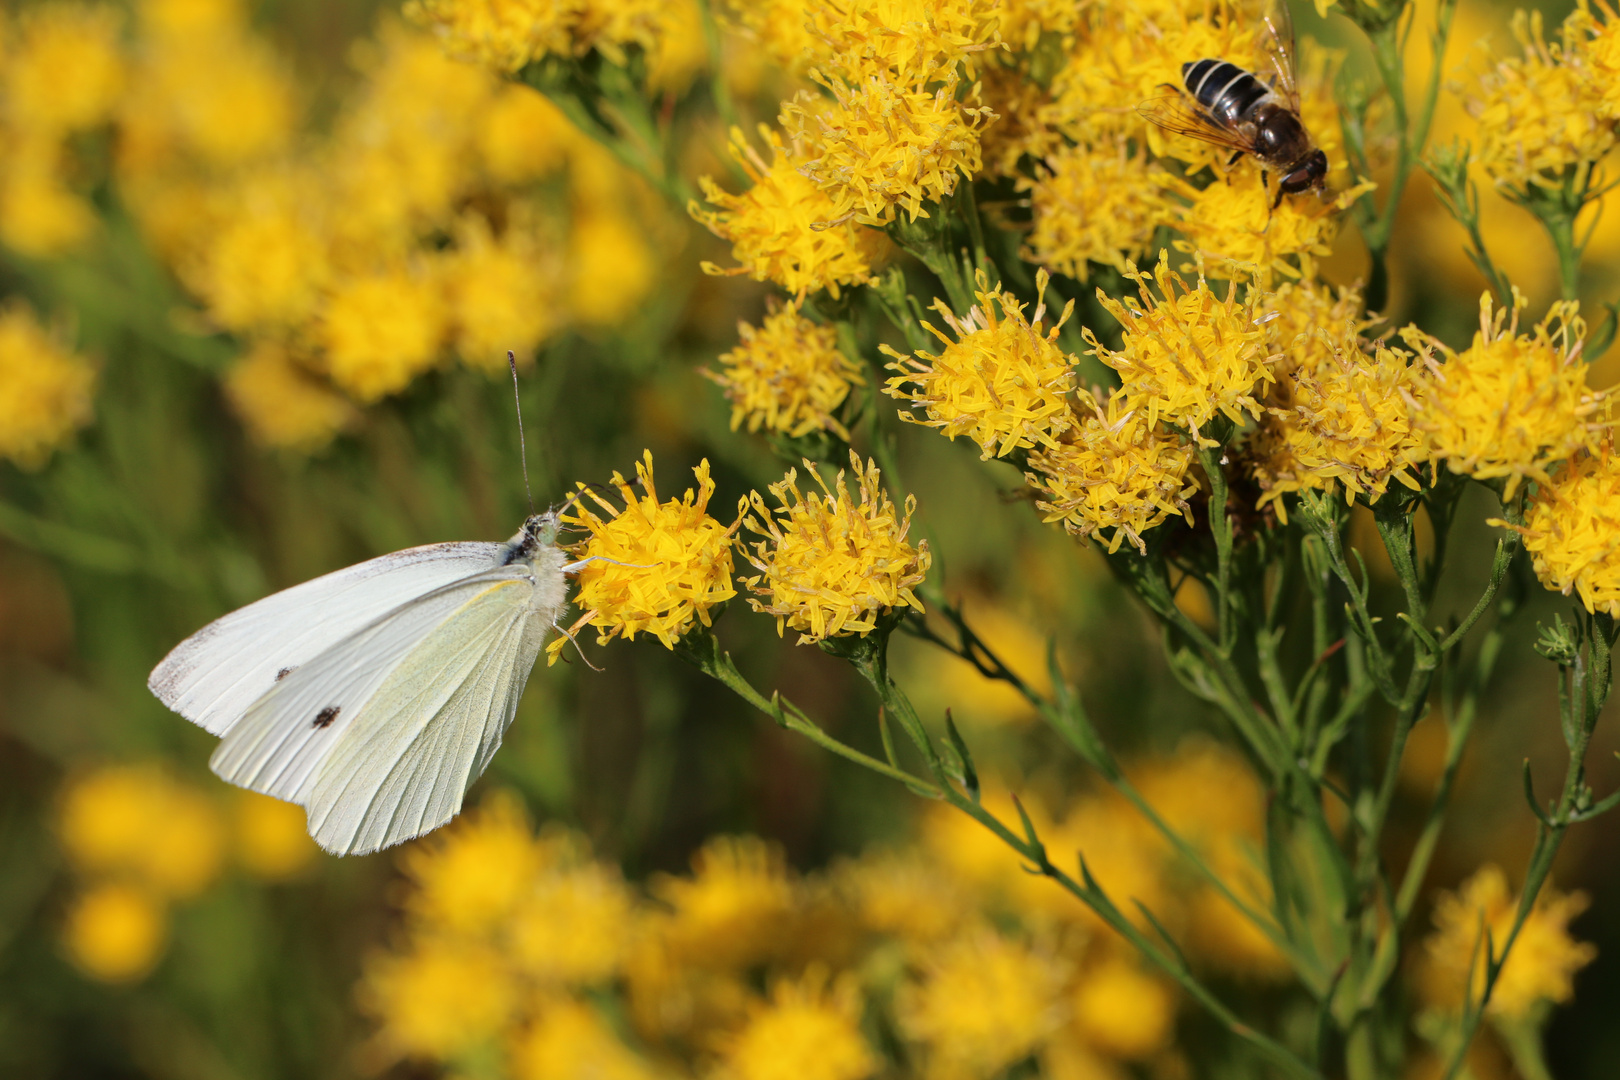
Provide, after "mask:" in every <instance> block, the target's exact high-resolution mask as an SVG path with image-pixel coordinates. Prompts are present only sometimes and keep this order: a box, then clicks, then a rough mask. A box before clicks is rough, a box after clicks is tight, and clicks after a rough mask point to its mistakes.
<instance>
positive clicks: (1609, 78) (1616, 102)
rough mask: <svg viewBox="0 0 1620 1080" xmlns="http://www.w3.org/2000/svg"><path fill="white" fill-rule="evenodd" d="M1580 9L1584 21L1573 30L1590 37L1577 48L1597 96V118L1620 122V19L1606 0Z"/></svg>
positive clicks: (1591, 86)
mask: <svg viewBox="0 0 1620 1080" xmlns="http://www.w3.org/2000/svg"><path fill="white" fill-rule="evenodd" d="M1594 7H1595V8H1596V9H1597V11H1598V12H1601V13H1602V17H1601V18H1599V17H1598V15H1597V14H1596V13H1594V11H1593V10H1592V9H1593V8H1594ZM1580 10H1582V11H1584V13H1585V15H1584V18H1580V19H1579V21H1576V22H1575V23H1574V26H1573V27H1572V28H1573V29H1575V30H1577V32H1584V33H1585V34H1586V35H1587V38H1586V39H1585V40H1581V39H1579V38H1578V39H1577V42H1578V44H1577V45H1576V47H1577V48H1578V49H1579V56H1580V60H1581V63H1582V73H1583V74H1584V75H1585V76H1586V78H1587V82H1588V88H1589V92H1592V93H1594V96H1595V97H1596V100H1597V110H1598V115H1599V116H1601V117H1602V118H1603V119H1605V120H1610V121H1614V120H1620V18H1616V15H1615V10H1614V8H1613V6H1612V5H1610V4H1609V3H1606V2H1605V0H1597V2H1596V3H1595V4H1590V5H1588V4H1582V5H1581V8H1580ZM1572 18H1573V17H1572Z"/></svg>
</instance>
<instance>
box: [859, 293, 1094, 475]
mask: <svg viewBox="0 0 1620 1080" xmlns="http://www.w3.org/2000/svg"><path fill="white" fill-rule="evenodd" d="M1047 280H1048V279H1047V275H1046V271H1044V270H1038V271H1036V275H1035V291H1036V302H1035V311H1034V312H1033V313H1032V315H1031V317H1030V318H1029V319H1025V317H1024V308H1025V306H1026V305H1024V304H1022V303H1020V302H1019V301H1018V299H1017V298H1016V297H1014V296H1012V295H1010V294H1009V293H1007V292H1005V291H1003V289H1002V288H1001V286H1000V284H997V285H996V287H995V288H993V289H992V288H991V287H990V285H989V279H988V278H987V277H986V276H985V274H984V272H983V271H982V270H981V271H980V272H979V273H978V276H977V278H976V289H975V293H974V295H975V296H976V297H977V298H978V301H979V302H978V303H977V304H975V305H974V306H973V307H972V308H970V309H969V310H968V312H967V314H965V315H963V316H962V317H960V318H958V317H957V316H956V315H955V314H953V313H952V311H951V309H950V307H949V306H947V305H946V303H945V302H944V301H943V300H939V299H936V300H935V301H934V310H935V311H937V312H938V313H939V314H940V315H941V316H942V317H943V318H944V320H945V324H946V325H947V326H949V327H950V328H951V330H952V331H954V332H955V333H956V337H957V340H956V341H952V340H951V339H950V338H948V337H946V336H945V335H944V334H943V333H942V332H940V331H939V330H938V329H937V328H936V327H935V326H934V325H933V324H932V323H927V322H925V323H923V325H924V326H926V327H927V328H928V330H929V331H930V332H931V333H932V334H933V335H934V336H935V337H937V338H939V340H940V341H942V342H944V343H945V348H944V349H943V350H942V351H941V352H940V353H938V354H937V355H936V354H934V353H926V352H919V353H917V355H916V356H906V355H905V354H903V353H899V352H896V351H895V350H893V349H891V348H889V347H888V346H887V345H883V346H880V349H881V350H882V351H883V352H884V353H885V354H886V355H888V356H892V357H894V360H895V362H894V363H891V364H889V365H888V367H889V370H890V371H894V372H897V373H898V374H897V375H896V376H895V377H894V378H891V379H889V380H888V382H887V383H886V384H885V385H884V387H883V392H884V393H885V394H888V395H889V396H890V397H894V398H900V399H902V400H905V401H909V402H911V403H912V405H914V406H921V407H922V409H923V411H924V413H925V414H926V416H927V419H920V418H918V417H917V416H916V415H915V414H914V413H911V412H901V413H900V419H902V420H906V421H909V422H911V423H916V424H922V425H923V426H924V427H931V428H936V429H938V430H939V431H940V432H942V433H943V434H944V435H945V436H946V437H947V438H950V439H951V440H953V441H954V440H955V439H956V437H957V436H958V435H966V436H968V437H969V438H971V439H972V440H973V441H974V442H976V443H978V444H979V449H980V451H981V453H980V457H981V458H982V459H983V460H986V461H988V460H989V459H990V458H992V457H998V458H999V457H1005V456H1006V455H1007V454H1008V453H1010V452H1011V451H1013V450H1021V449H1039V448H1045V449H1055V448H1056V447H1057V444H1058V438H1059V437H1060V436H1061V435H1062V434H1063V433H1064V432H1065V431H1067V430H1068V429H1069V427H1070V426H1071V425H1072V424H1073V422H1074V418H1073V416H1072V415H1071V414H1070V411H1069V394H1070V393H1071V392H1072V391H1073V390H1074V385H1075V384H1074V372H1073V366H1074V364H1075V363H1076V358H1075V357H1073V356H1069V355H1066V354H1065V353H1064V352H1063V350H1062V349H1060V348H1058V345H1057V337H1058V331H1059V330H1060V329H1061V328H1062V326H1063V324H1064V323H1065V322H1066V321H1067V320H1068V318H1069V315H1070V314H1071V313H1072V312H1073V310H1074V303H1073V301H1070V303H1069V304H1068V305H1066V306H1065V307H1064V309H1063V314H1062V315H1060V316H1059V317H1058V320H1057V322H1056V323H1055V324H1054V325H1053V326H1052V327H1051V328H1050V329H1048V328H1047V326H1046V325H1045V319H1046V300H1045V296H1046V284H1047ZM997 308H1000V312H1001V313H1000V316H999V317H998V316H997V314H996V310H997Z"/></svg>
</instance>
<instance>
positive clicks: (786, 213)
mask: <svg viewBox="0 0 1620 1080" xmlns="http://www.w3.org/2000/svg"><path fill="white" fill-rule="evenodd" d="M759 130H760V134H761V135H762V136H763V137H764V139H765V141H766V142H767V143H769V144H770V146H771V150H772V156H771V163H770V164H769V165H767V164H765V162H764V161H763V160H762V159H761V158H760V156H759V155H758V154H757V153H755V152H754V149H753V148H752V147H750V146H749V145H748V143H747V141H746V140H745V139H744V138H743V134H742V131H741V130H740V129H738V130H733V131H732V133H731V154H732V156H733V157H734V158H736V159H737V161H738V162H739V163H740V164H741V165H742V167H743V171H744V172H746V173H747V174H748V178H749V179H750V180H752V181H753V182H754V186H753V187H751V188H749V189H748V190H747V191H746V192H744V193H743V194H741V195H732V194H729V193H727V192H725V191H722V190H721V189H720V187H719V185H717V184H716V183H715V182H714V181H713V180H711V179H709V178H708V177H706V176H705V177H701V178H699V180H698V185H699V186H700V187H701V188H702V189H703V197H704V199H706V200H707V201H708V202H710V203H712V204H713V205H715V206H717V207H719V208H720V209H718V210H700V209H698V206H697V203H695V202H694V203H692V205H691V206H690V207H689V209H690V211H691V214H692V216H693V217H694V218H696V219H697V220H698V221H700V222H702V223H703V224H704V225H705V226H707V227H708V229H709V231H710V232H712V233H714V234H715V235H716V236H718V237H720V239H722V240H726V241H729V242H730V244H731V254H732V257H733V258H734V259H736V260H737V261H738V262H740V263H742V264H743V265H742V266H740V267H737V268H736V269H734V270H722V269H720V268H719V267H717V266H715V265H714V264H713V263H704V264H702V265H703V272H704V273H706V274H728V273H730V274H748V275H749V276H751V277H752V278H753V279H754V280H755V281H772V282H775V283H776V284H777V285H780V286H781V287H782V288H783V289H785V290H787V292H789V293H791V294H793V295H794V296H797V297H803V296H804V295H805V294H806V293H810V292H815V291H816V290H818V289H826V290H827V291H828V292H829V293H831V294H832V295H833V296H834V297H836V296H838V290H839V286H841V285H864V284H866V282H868V281H870V280H871V277H872V267H873V266H874V264H876V263H877V262H879V261H880V260H881V259H882V258H883V256H884V255H885V254H886V253H887V251H888V247H889V244H888V238H887V237H885V236H884V235H883V234H882V233H880V232H878V231H877V230H875V229H868V228H863V227H861V226H859V225H856V224H854V223H853V222H847V221H846V222H843V223H840V224H832V222H833V220H834V219H835V218H837V217H838V216H839V215H838V211H837V210H836V208H835V207H834V205H833V200H832V198H831V197H830V196H829V195H828V194H827V193H825V192H823V191H822V190H821V189H820V188H819V187H817V186H816V183H815V181H813V180H811V179H809V178H808V177H807V176H805V175H804V174H803V173H802V172H800V169H801V168H802V167H804V166H805V165H806V162H807V160H808V158H807V156H806V151H805V149H804V148H803V147H802V146H801V145H800V144H798V143H796V142H795V143H793V144H784V143H783V141H782V137H781V136H780V135H778V134H777V133H776V132H774V131H772V130H771V129H770V128H768V127H765V126H763V125H762V126H761V127H760V129H759Z"/></svg>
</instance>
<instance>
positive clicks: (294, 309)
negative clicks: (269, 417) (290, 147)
mask: <svg viewBox="0 0 1620 1080" xmlns="http://www.w3.org/2000/svg"><path fill="white" fill-rule="evenodd" d="M318 185H319V181H318V180H317V179H316V178H315V177H313V176H310V175H307V174H306V175H295V174H291V173H286V172H269V173H264V172H261V173H258V174H256V175H255V176H254V178H253V179H252V180H251V181H249V182H247V183H244V184H242V185H240V186H239V187H237V188H235V189H233V190H230V191H229V192H228V193H227V194H226V195H225V198H224V201H226V202H227V203H228V204H229V209H228V210H224V211H223V212H222V217H223V218H224V224H223V226H222V227H220V228H219V229H218V230H217V231H210V232H209V233H208V234H207V235H205V236H203V237H201V238H200V240H201V242H200V244H199V249H198V251H197V252H196V254H195V256H194V257H193V258H192V259H189V260H187V262H186V263H185V264H183V265H182V267H181V273H182V276H183V277H184V279H185V281H186V283H187V284H188V285H189V286H190V287H191V288H192V290H193V291H194V292H196V293H197V295H198V296H200V297H201V298H202V299H203V300H204V301H205V302H206V303H207V305H208V314H209V315H210V316H211V317H212V318H213V319H214V320H215V321H217V322H218V323H219V324H220V325H221V326H223V327H225V328H226V329H228V330H237V331H241V330H258V329H286V328H291V327H296V326H300V325H302V324H303V323H305V322H306V321H308V320H309V319H310V318H312V317H313V316H314V314H315V312H316V309H317V307H318V306H319V304H320V302H321V297H322V290H323V288H324V286H325V284H326V279H327V276H328V275H329V274H330V266H331V263H330V258H329V255H328V251H327V238H326V236H325V235H324V232H323V229H322V227H321V223H320V221H319V216H318V215H319V212H320V211H319V208H320V204H321V201H322V197H323V192H322V190H321V188H320V187H319V186H318Z"/></svg>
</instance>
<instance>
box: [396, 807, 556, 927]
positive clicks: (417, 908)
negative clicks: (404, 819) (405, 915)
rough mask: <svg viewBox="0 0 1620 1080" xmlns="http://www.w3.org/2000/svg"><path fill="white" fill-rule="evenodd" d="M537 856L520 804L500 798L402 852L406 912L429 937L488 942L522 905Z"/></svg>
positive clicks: (535, 867) (534, 870)
mask: <svg viewBox="0 0 1620 1080" xmlns="http://www.w3.org/2000/svg"><path fill="white" fill-rule="evenodd" d="M539 864H540V857H539V852H538V851H536V849H535V846H534V834H533V833H532V831H531V830H530V828H529V822H528V819H527V816H526V815H525V814H524V812H523V805H522V803H521V802H519V800H518V798H517V796H515V795H513V794H511V793H510V792H498V793H497V794H495V795H494V796H493V797H491V798H489V799H486V800H485V801H484V802H483V803H482V804H481V805H480V806H479V807H478V809H476V810H474V811H472V812H471V813H468V814H464V815H463V816H462V817H461V819H460V820H459V821H457V822H456V823H455V824H453V825H451V826H450V827H449V828H447V829H443V830H440V831H439V832H437V833H435V834H433V835H432V836H430V837H428V838H426V839H424V840H422V841H421V842H420V843H416V844H411V845H409V846H408V847H406V848H405V849H404V850H403V851H401V853H400V866H401V868H402V869H403V870H404V871H405V874H406V876H407V877H408V878H409V879H410V880H411V883H412V885H413V886H414V888H413V889H412V891H411V894H410V900H409V905H408V910H409V911H410V913H411V915H412V916H413V918H415V919H417V920H419V921H420V922H421V923H422V924H423V925H424V926H425V927H427V928H429V929H432V930H434V931H439V932H446V933H450V934H455V935H458V936H459V935H480V936H488V935H489V934H490V932H491V931H492V930H493V929H494V928H495V927H497V926H499V925H501V924H502V923H504V922H505V921H506V919H507V918H509V917H510V915H511V913H512V911H513V910H514V909H515V908H516V907H517V906H518V905H519V904H520V903H522V902H523V901H524V900H526V899H527V897H528V894H529V889H530V888H531V886H532V884H533V881H534V876H535V872H536V870H537V869H538V868H539Z"/></svg>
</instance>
